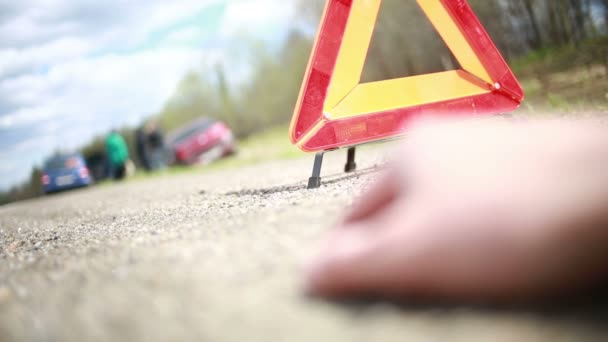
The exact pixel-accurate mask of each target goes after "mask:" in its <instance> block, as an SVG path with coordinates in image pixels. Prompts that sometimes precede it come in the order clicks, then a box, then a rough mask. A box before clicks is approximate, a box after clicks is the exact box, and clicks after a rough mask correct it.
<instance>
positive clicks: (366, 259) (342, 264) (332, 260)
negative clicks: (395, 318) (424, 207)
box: [306, 201, 416, 297]
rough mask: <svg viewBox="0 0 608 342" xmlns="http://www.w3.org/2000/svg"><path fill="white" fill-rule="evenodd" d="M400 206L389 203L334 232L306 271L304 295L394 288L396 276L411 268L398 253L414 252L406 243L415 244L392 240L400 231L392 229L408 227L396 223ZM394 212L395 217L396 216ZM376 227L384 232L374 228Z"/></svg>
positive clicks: (354, 292) (333, 295)
mask: <svg viewBox="0 0 608 342" xmlns="http://www.w3.org/2000/svg"><path fill="white" fill-rule="evenodd" d="M403 204H405V203H404V202H402V201H399V202H398V203H396V202H395V203H392V204H390V205H388V207H387V208H386V209H385V210H383V211H381V212H379V213H378V214H376V215H374V216H372V217H370V218H369V219H366V220H361V221H359V222H357V223H352V224H348V225H346V227H348V228H349V229H340V230H336V231H334V232H333V234H332V235H331V236H330V238H328V239H327V240H326V242H325V244H324V245H323V247H322V248H321V251H320V253H319V254H318V256H317V257H316V258H315V259H313V261H312V263H311V264H310V267H309V268H308V273H307V275H306V277H307V278H306V285H307V286H306V288H307V290H308V292H309V293H311V294H314V295H319V296H327V297H341V296H348V295H358V294H370V293H371V292H374V291H376V290H382V291H388V290H389V289H390V288H392V289H397V287H398V286H399V285H398V284H395V281H396V280H397V279H398V278H397V277H396V276H397V273H400V274H398V275H399V277H400V278H402V276H403V274H402V273H403V271H404V270H408V269H411V268H412V266H413V265H412V263H413V261H411V260H407V258H405V259H404V258H403V253H402V251H404V250H405V251H408V250H409V251H411V252H415V251H414V250H413V249H411V248H410V247H411V246H409V245H408V244H409V243H413V244H416V241H415V240H410V241H408V239H407V238H406V239H401V238H396V237H395V232H397V233H401V231H402V230H401V229H394V228H402V227H397V225H401V224H405V225H407V224H408V223H407V222H403V220H399V218H402V217H403V215H404V211H403V209H402V208H403ZM397 210H399V216H397V217H396V216H395V213H396V212H397ZM395 218H397V220H395ZM412 222H413V221H412ZM380 227H382V228H384V229H377V228H380ZM403 228H405V229H403V231H408V228H406V227H403ZM406 254H407V253H406ZM403 261H406V263H403ZM414 267H416V266H414ZM399 290H403V289H402V288H400V289H399Z"/></svg>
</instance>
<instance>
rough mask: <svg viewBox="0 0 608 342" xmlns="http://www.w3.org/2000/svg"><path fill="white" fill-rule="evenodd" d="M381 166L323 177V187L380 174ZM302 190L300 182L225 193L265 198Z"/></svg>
mask: <svg viewBox="0 0 608 342" xmlns="http://www.w3.org/2000/svg"><path fill="white" fill-rule="evenodd" d="M381 168H382V167H381V166H380V165H374V166H372V167H368V168H365V169H362V170H358V171H355V172H352V173H347V174H345V173H336V174H331V175H328V176H325V177H323V184H322V185H321V186H322V187H323V186H326V185H329V184H335V183H339V182H343V181H346V180H349V179H354V178H359V177H361V176H364V175H367V174H370V173H374V172H378V171H380V170H381ZM301 190H307V188H306V183H305V182H304V181H302V182H298V183H296V184H288V185H280V186H274V187H270V188H263V189H244V190H239V191H230V192H227V193H225V194H224V195H226V196H264V195H271V194H276V193H280V192H295V191H301ZM310 191H314V190H310Z"/></svg>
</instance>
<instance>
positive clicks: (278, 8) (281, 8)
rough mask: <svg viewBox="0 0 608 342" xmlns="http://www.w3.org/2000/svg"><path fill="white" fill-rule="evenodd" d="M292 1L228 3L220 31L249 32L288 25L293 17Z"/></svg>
mask: <svg viewBox="0 0 608 342" xmlns="http://www.w3.org/2000/svg"><path fill="white" fill-rule="evenodd" d="M294 10H295V6H294V3H293V1H282V0H243V1H234V2H231V3H230V4H229V5H228V8H227V9H226V14H225V17H224V21H223V23H222V27H221V32H222V34H223V35H225V36H232V35H235V34H242V33H247V32H251V30H252V28H255V30H256V31H258V32H266V31H270V30H276V29H277V27H284V28H287V27H289V23H290V22H291V21H292V19H293V15H294Z"/></svg>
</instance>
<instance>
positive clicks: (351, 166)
mask: <svg viewBox="0 0 608 342" xmlns="http://www.w3.org/2000/svg"><path fill="white" fill-rule="evenodd" d="M355 150H356V147H350V148H349V149H348V152H347V156H346V165H344V172H346V173H350V172H355V171H356V170H357V163H355Z"/></svg>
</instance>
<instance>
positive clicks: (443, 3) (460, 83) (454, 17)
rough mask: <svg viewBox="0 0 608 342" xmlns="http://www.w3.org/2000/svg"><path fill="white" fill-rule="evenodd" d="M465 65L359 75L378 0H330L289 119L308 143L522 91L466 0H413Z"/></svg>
mask: <svg viewBox="0 0 608 342" xmlns="http://www.w3.org/2000/svg"><path fill="white" fill-rule="evenodd" d="M416 1H417V2H418V5H419V6H420V7H421V8H422V10H423V11H424V13H425V14H426V16H427V17H428V19H429V20H430V21H431V23H432V24H433V26H434V27H435V29H436V30H437V31H438V32H439V34H440V36H441V37H442V39H443V41H444V42H445V43H446V45H447V46H448V48H449V49H450V51H451V52H452V54H453V55H454V57H456V59H457V60H458V62H459V63H460V66H461V69H459V70H453V71H445V72H440V73H433V74H426V75H418V76H411V77H404V78H398V79H392V80H386V81H379V82H370V83H360V82H361V74H362V72H363V66H364V64H365V59H366V56H367V50H368V49H369V44H370V42H371V38H372V34H373V31H374V27H375V23H376V20H377V16H378V11H379V9H380V5H381V2H382V1H381V0H328V2H327V5H326V7H325V12H324V14H323V19H322V22H321V27H320V29H319V33H318V35H317V38H316V40H315V43H314V46H313V51H312V54H311V57H310V61H309V64H308V68H307V71H306V74H305V77H304V82H303V85H302V89H301V91H300V96H299V99H298V102H297V105H296V108H295V112H294V115H293V119H292V122H291V127H290V139H291V141H292V142H293V143H294V144H297V145H298V146H299V147H300V148H301V149H302V150H304V151H310V152H314V151H322V150H330V149H334V148H339V147H345V146H353V145H357V144H361V143H365V142H370V141H375V140H380V139H386V138H390V137H394V136H399V135H402V134H403V132H404V129H405V128H406V127H407V121H408V119H410V118H412V117H413V116H416V115H420V114H424V113H433V114H446V115H460V114H477V115H479V114H497V113H504V112H508V111H512V110H514V109H516V108H517V107H518V106H519V105H520V104H521V102H522V101H523V98H524V93H523V90H522V88H521V86H520V84H519V82H518V81H517V79H516V78H515V76H514V75H513V72H512V71H511V69H510V68H509V66H508V65H507V63H506V62H505V60H504V58H503V57H502V56H501V54H500V52H499V51H498V49H497V48H496V46H495V45H494V43H493V42H492V40H491V38H490V36H489V35H488V33H487V32H486V30H485V29H484V27H483V25H482V24H481V23H480V21H479V19H478V18H477V16H476V15H475V13H474V12H473V10H472V9H471V7H470V5H469V4H468V3H467V2H466V1H465V0H416Z"/></svg>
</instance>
